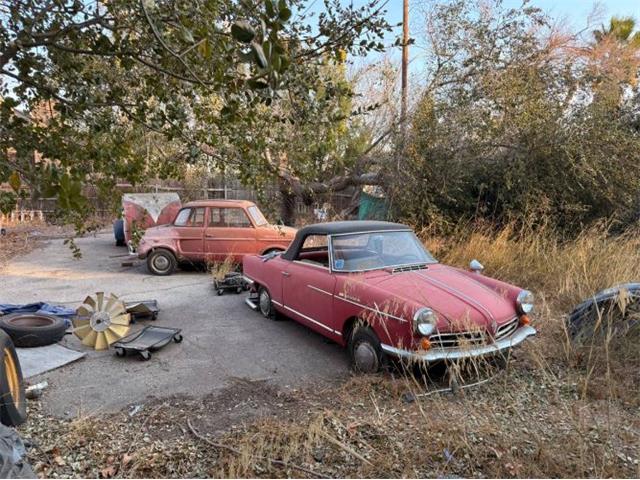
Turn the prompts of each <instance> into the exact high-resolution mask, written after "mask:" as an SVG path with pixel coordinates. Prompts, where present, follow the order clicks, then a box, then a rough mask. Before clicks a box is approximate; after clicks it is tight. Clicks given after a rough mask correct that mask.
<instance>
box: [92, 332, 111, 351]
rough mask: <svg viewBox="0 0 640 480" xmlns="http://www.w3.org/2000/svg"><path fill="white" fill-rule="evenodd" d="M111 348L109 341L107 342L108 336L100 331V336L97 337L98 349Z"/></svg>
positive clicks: (96, 346)
mask: <svg viewBox="0 0 640 480" xmlns="http://www.w3.org/2000/svg"><path fill="white" fill-rule="evenodd" d="M107 348H109V342H107V336H106V335H105V333H104V332H100V333H98V337H97V338H96V345H95V349H96V350H105V349H107Z"/></svg>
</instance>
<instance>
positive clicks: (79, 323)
mask: <svg viewBox="0 0 640 480" xmlns="http://www.w3.org/2000/svg"><path fill="white" fill-rule="evenodd" d="M89 322H90V320H89V319H88V318H78V317H75V318H74V319H73V320H71V323H72V324H73V326H74V327H75V328H78V327H84V326H85V325H89Z"/></svg>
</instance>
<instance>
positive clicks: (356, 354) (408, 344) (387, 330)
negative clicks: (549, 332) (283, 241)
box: [243, 221, 536, 372]
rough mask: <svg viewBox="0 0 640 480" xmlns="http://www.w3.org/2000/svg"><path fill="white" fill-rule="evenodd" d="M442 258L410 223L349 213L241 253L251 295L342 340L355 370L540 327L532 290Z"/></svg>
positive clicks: (478, 351) (462, 353)
mask: <svg viewBox="0 0 640 480" xmlns="http://www.w3.org/2000/svg"><path fill="white" fill-rule="evenodd" d="M471 268H472V271H465V270H461V269H458V268H454V267H449V266H446V265H442V264H439V263H438V262H437V260H436V259H435V258H433V256H432V255H431V254H430V253H429V252H428V251H427V250H426V249H425V247H424V246H423V244H422V243H421V242H420V241H419V240H418V238H417V237H416V235H415V234H414V233H413V231H412V230H411V229H410V228H409V227H407V226H406V225H401V224H396V223H387V222H370V221H348V222H332V223H322V224H317V225H310V226H307V227H304V228H302V229H300V230H299V231H298V233H297V235H296V237H295V238H294V240H293V242H292V243H291V245H290V246H289V248H288V250H287V251H286V252H284V253H272V254H269V255H264V256H258V255H249V256H246V257H245V258H244V261H243V271H244V275H245V277H246V280H247V281H248V282H249V284H250V285H251V292H252V293H251V295H250V296H249V298H248V299H247V304H249V306H251V307H252V308H254V309H256V310H259V311H260V312H261V313H262V315H264V316H265V317H274V316H275V315H276V313H281V314H284V315H286V316H288V317H291V318H293V319H294V320H296V321H298V322H300V323H302V324H304V325H306V326H308V327H309V328H312V329H313V330H315V331H317V332H319V333H321V334H322V335H325V336H326V337H328V338H330V339H332V340H334V341H336V342H337V343H339V344H341V345H343V346H346V347H348V349H349V353H350V356H351V360H352V363H353V366H354V369H355V370H357V371H362V372H375V371H378V370H379V369H380V367H381V365H382V363H383V360H384V357H385V356H387V355H389V356H395V357H400V358H402V359H406V360H412V361H417V362H420V363H430V362H437V361H442V360H455V359H462V358H472V357H480V356H485V355H494V354H504V353H505V352H506V351H508V350H509V349H510V348H512V347H514V346H516V345H518V344H519V343H521V342H522V341H523V340H525V339H526V338H527V337H529V336H530V335H534V334H535V333H536V330H535V329H534V328H533V327H531V326H530V325H529V323H530V319H529V317H528V314H529V313H530V312H531V311H532V309H533V295H532V294H531V292H529V291H527V290H523V289H521V288H519V287H515V286H513V285H509V284H507V283H504V282H501V281H499V280H494V279H492V278H489V277H486V276H484V275H482V274H481V273H480V272H481V270H482V265H480V263H479V262H478V261H477V260H474V261H472V262H471Z"/></svg>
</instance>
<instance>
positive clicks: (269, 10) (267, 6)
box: [264, 0, 276, 17]
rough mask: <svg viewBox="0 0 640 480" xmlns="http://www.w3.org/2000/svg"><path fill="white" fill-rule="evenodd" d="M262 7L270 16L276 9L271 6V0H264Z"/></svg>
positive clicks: (273, 14)
mask: <svg viewBox="0 0 640 480" xmlns="http://www.w3.org/2000/svg"><path fill="white" fill-rule="evenodd" d="M264 8H265V9H266V11H267V15H269V16H270V17H273V16H275V14H276V10H275V8H273V2H272V1H271V0H264Z"/></svg>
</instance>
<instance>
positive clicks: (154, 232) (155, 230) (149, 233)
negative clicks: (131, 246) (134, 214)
mask: <svg viewBox="0 0 640 480" xmlns="http://www.w3.org/2000/svg"><path fill="white" fill-rule="evenodd" d="M172 231H173V225H171V224H170V223H168V224H166V225H156V226H155V227H151V228H147V229H146V230H145V231H144V236H145V237H147V238H157V237H166V236H167V234H169V233H171V232H172Z"/></svg>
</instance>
